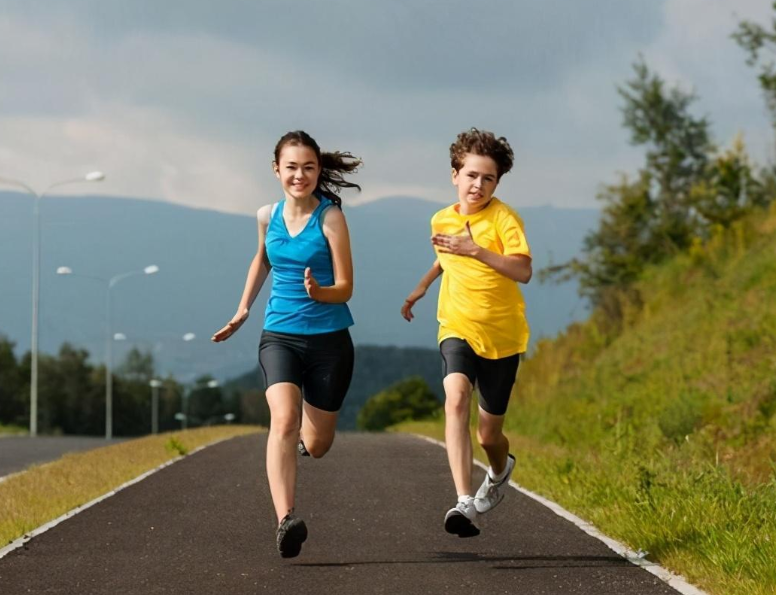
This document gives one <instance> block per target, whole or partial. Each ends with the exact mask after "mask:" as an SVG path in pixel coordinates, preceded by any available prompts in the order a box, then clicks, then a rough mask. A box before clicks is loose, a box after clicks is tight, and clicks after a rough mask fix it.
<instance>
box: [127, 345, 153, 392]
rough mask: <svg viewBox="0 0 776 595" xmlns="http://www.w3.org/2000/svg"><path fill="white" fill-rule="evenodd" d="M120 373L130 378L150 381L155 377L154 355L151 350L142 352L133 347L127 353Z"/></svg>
mask: <svg viewBox="0 0 776 595" xmlns="http://www.w3.org/2000/svg"><path fill="white" fill-rule="evenodd" d="M118 373H119V374H120V375H121V376H123V377H124V378H126V379H128V380H134V381H138V382H145V383H148V382H149V381H150V380H151V379H152V378H153V377H154V356H153V354H152V353H151V352H150V351H146V352H142V351H140V350H139V349H138V348H137V347H133V348H132V349H131V350H130V351H129V353H128V354H127V357H126V359H125V360H124V363H123V364H122V365H121V366H119V369H118Z"/></svg>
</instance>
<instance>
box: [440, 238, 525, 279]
mask: <svg viewBox="0 0 776 595" xmlns="http://www.w3.org/2000/svg"><path fill="white" fill-rule="evenodd" d="M431 243H432V244H434V245H435V246H437V247H438V249H439V251H440V252H444V253H446V254H457V255H458V256H469V257H471V258H474V259H475V260H479V261H480V262H481V263H483V264H486V265H488V266H489V267H490V268H492V269H493V270H494V271H496V272H497V273H501V274H502V275H504V276H505V277H507V278H509V279H512V281H517V282H518V283H528V282H529V281H530V280H531V276H532V275H533V268H532V267H531V257H530V256H528V255H526V254H498V253H496V252H491V251H490V250H488V249H487V248H483V247H482V246H479V245H478V244H476V243H475V242H474V240H473V239H472V237H471V231H470V232H469V235H460V236H451V235H445V234H441V233H438V234H436V235H434V236H433V237H432V238H431Z"/></svg>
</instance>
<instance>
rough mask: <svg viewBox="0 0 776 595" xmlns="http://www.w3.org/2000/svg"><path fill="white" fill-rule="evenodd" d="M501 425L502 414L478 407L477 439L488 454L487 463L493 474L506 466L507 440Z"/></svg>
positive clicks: (502, 420)
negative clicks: (495, 413) (494, 413)
mask: <svg viewBox="0 0 776 595" xmlns="http://www.w3.org/2000/svg"><path fill="white" fill-rule="evenodd" d="M503 427H504V416H503V415H493V414H492V413H488V412H487V411H485V410H484V409H483V408H482V407H480V410H479V424H478V427H477V440H478V441H479V443H480V446H482V449H483V450H484V451H485V454H487V455H488V463H490V468H491V469H492V470H493V473H494V475H499V474H500V473H501V472H503V471H504V469H505V468H506V466H507V455H508V454H509V440H507V437H506V436H504V432H502V428H503Z"/></svg>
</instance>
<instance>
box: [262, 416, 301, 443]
mask: <svg viewBox="0 0 776 595" xmlns="http://www.w3.org/2000/svg"><path fill="white" fill-rule="evenodd" d="M269 432H270V434H272V436H274V437H277V438H281V439H282V438H289V437H291V436H294V435H298V434H299V418H298V417H294V416H292V415H279V416H275V417H273V418H271V419H270V423H269Z"/></svg>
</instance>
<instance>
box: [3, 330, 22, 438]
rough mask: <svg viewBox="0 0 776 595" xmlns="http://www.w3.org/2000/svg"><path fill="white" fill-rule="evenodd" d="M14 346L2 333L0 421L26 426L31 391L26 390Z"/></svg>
mask: <svg viewBox="0 0 776 595" xmlns="http://www.w3.org/2000/svg"><path fill="white" fill-rule="evenodd" d="M14 347H15V344H14V343H13V342H12V341H10V340H9V339H8V338H6V337H5V336H3V335H0V422H2V423H5V424H10V425H17V426H26V425H27V417H28V405H27V403H28V400H29V396H28V395H29V391H27V392H25V391H24V385H25V383H24V380H23V378H22V375H21V373H22V370H21V367H20V366H19V362H18V361H17V360H16V356H15V355H14V351H13V350H14Z"/></svg>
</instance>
